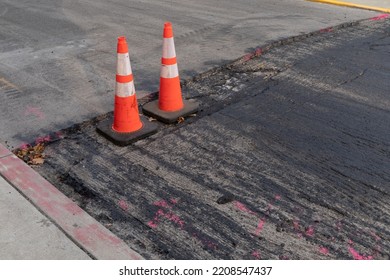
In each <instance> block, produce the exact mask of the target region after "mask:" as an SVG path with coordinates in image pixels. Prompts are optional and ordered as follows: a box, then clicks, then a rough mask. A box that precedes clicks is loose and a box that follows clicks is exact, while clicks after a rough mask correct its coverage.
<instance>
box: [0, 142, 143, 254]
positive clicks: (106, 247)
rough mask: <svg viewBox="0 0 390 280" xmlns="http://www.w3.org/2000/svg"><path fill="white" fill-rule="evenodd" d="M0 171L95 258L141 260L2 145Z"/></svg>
mask: <svg viewBox="0 0 390 280" xmlns="http://www.w3.org/2000/svg"><path fill="white" fill-rule="evenodd" d="M0 174H1V175H2V176H3V177H4V178H6V179H7V181H8V182H9V183H11V184H12V185H13V186H14V187H15V188H16V189H18V190H19V191H20V192H21V193H23V194H24V196H25V197H27V198H28V199H29V200H30V202H32V203H33V204H34V205H35V206H36V207H37V208H39V209H40V210H41V211H42V212H43V213H45V214H46V215H47V216H48V217H49V218H50V219H51V220H52V221H53V222H55V224H56V225H57V226H59V227H60V228H61V229H62V230H63V231H64V232H65V233H66V234H67V235H68V236H69V237H70V238H71V239H72V240H73V241H74V242H75V243H76V244H78V245H79V246H80V247H81V248H83V249H84V250H85V251H86V252H88V253H89V254H91V255H92V256H93V257H94V258H96V259H103V260H119V259H129V260H140V259H143V258H142V257H141V256H140V255H139V254H138V253H137V252H135V251H133V250H132V249H130V248H129V247H128V246H127V244H126V243H125V242H124V241H123V240H121V239H119V238H118V237H117V236H115V235H114V234H113V233H111V232H110V231H109V230H108V229H106V228H105V227H104V226H103V225H101V224H100V223H99V222H97V221H96V220H95V219H94V218H92V217H91V216H90V215H89V214H87V213H86V212H85V211H84V210H83V209H81V208H80V207H79V206H78V205H77V204H76V203H74V202H73V201H71V200H70V199H69V198H68V197H66V196H65V195H64V194H63V193H61V192H60V191H59V190H58V189H57V188H56V187H54V186H53V185H52V184H50V183H49V182H48V181H46V180H45V179H44V178H43V177H42V176H41V175H39V174H38V173H37V172H35V171H34V170H33V169H32V168H31V167H29V166H28V165H27V164H25V163H24V162H23V161H22V160H20V159H19V158H17V157H16V156H15V155H13V154H12V153H11V152H9V151H8V150H7V149H6V148H5V147H4V146H2V145H1V144H0Z"/></svg>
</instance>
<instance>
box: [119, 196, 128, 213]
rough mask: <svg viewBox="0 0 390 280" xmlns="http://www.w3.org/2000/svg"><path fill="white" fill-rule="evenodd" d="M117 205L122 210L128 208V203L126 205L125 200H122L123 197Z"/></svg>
mask: <svg viewBox="0 0 390 280" xmlns="http://www.w3.org/2000/svg"><path fill="white" fill-rule="evenodd" d="M118 205H119V207H120V208H121V209H122V210H123V211H127V210H129V205H127V202H126V201H124V200H123V199H121V200H119V202H118Z"/></svg>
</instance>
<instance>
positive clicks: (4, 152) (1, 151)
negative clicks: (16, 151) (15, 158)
mask: <svg viewBox="0 0 390 280" xmlns="http://www.w3.org/2000/svg"><path fill="white" fill-rule="evenodd" d="M10 155H12V153H11V152H10V151H9V150H8V149H6V148H5V147H4V146H3V145H1V144H0V158H2V157H6V156H10Z"/></svg>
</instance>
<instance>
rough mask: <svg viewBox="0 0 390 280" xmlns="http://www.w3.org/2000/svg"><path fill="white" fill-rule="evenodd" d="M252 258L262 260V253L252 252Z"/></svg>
mask: <svg viewBox="0 0 390 280" xmlns="http://www.w3.org/2000/svg"><path fill="white" fill-rule="evenodd" d="M251 255H252V257H254V258H255V259H256V260H260V259H261V255H260V252H259V251H257V250H256V251H253V252H252V254H251Z"/></svg>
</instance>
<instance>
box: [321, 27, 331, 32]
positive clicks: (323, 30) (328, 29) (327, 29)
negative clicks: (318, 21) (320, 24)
mask: <svg viewBox="0 0 390 280" xmlns="http://www.w3.org/2000/svg"><path fill="white" fill-rule="evenodd" d="M332 31H333V27H327V28H324V29H321V30H320V32H321V33H329V32H332Z"/></svg>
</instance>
